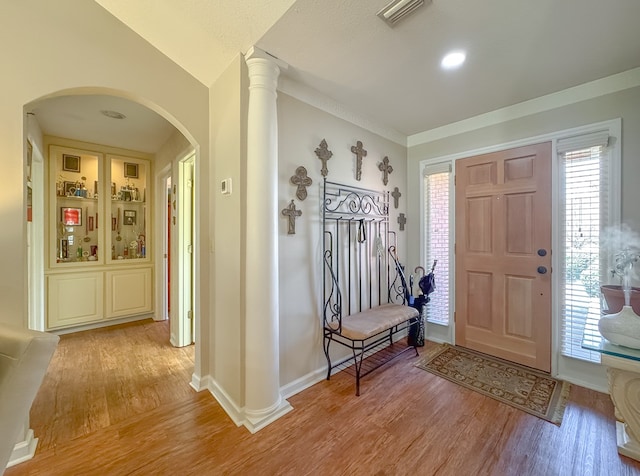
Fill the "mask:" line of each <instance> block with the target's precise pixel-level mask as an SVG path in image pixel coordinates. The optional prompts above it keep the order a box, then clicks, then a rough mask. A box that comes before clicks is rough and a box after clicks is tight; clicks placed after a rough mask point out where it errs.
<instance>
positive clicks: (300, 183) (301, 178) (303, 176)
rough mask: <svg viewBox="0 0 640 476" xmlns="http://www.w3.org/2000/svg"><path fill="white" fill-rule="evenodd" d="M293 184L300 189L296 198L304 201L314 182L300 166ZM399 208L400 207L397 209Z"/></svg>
mask: <svg viewBox="0 0 640 476" xmlns="http://www.w3.org/2000/svg"><path fill="white" fill-rule="evenodd" d="M290 180H291V183H292V184H293V185H295V186H297V187H298V189H297V190H296V197H298V200H300V201H302V200H304V199H305V198H307V187H309V186H310V185H311V183H312V182H313V181H312V180H311V178H309V177H307V169H305V168H304V167H302V166H300V167H298V168H297V169H296V174H295V175H294V176H292V177H291V179H290ZM396 208H398V207H396Z"/></svg>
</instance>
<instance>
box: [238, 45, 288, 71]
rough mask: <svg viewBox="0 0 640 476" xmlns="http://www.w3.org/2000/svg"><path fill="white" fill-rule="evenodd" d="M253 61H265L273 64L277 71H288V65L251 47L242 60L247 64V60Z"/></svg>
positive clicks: (255, 47)
mask: <svg viewBox="0 0 640 476" xmlns="http://www.w3.org/2000/svg"><path fill="white" fill-rule="evenodd" d="M253 59H262V60H267V61H270V62H271V63H273V64H274V65H275V66H277V67H278V69H279V70H280V71H281V72H282V71H287V70H288V69H289V65H288V64H287V63H285V62H284V61H282V60H280V59H278V58H276V57H275V56H272V55H270V54H269V53H267V52H266V51H263V50H261V49H260V48H258V47H257V46H251V47H250V48H249V49H248V50H247V52H246V53H245V55H244V60H245V61H246V62H247V63H248V62H249V60H253Z"/></svg>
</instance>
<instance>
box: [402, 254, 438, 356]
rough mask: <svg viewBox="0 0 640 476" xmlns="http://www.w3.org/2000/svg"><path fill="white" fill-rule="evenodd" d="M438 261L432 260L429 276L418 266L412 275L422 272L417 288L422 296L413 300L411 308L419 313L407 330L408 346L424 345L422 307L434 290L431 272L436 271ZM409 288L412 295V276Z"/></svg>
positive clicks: (433, 276)
mask: <svg viewBox="0 0 640 476" xmlns="http://www.w3.org/2000/svg"><path fill="white" fill-rule="evenodd" d="M437 263H438V260H434V262H433V266H431V272H430V273H429V274H425V271H424V268H423V267H422V266H418V267H417V268H416V269H415V270H414V273H418V270H422V277H421V278H420V280H419V281H418V287H419V288H420V291H422V294H420V296H418V297H417V298H415V299H414V300H413V303H412V306H413V307H415V308H416V309H418V311H419V312H420V317H419V318H418V320H417V322H416V323H415V324H414V325H412V326H411V328H410V329H409V336H408V337H409V345H417V346H423V345H424V319H423V312H424V306H425V305H426V304H427V303H428V302H429V300H430V298H429V294H431V293H432V292H434V291H435V289H436V279H435V275H434V274H433V272H434V271H435V269H436V264H437ZM411 278H412V279H411V288H412V293H413V275H412V276H411Z"/></svg>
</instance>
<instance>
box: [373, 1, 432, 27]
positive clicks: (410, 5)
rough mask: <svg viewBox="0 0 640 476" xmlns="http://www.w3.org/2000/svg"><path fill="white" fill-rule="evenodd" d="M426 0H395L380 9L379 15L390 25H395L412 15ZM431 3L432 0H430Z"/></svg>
mask: <svg viewBox="0 0 640 476" xmlns="http://www.w3.org/2000/svg"><path fill="white" fill-rule="evenodd" d="M424 1H425V0H394V1H393V2H391V3H390V4H389V5H387V6H386V7H384V8H383V9H382V10H380V11H379V12H378V13H377V15H378V16H379V17H380V18H381V19H382V20H384V22H385V23H386V24H387V25H389V26H392V27H393V26H395V25H396V23H398V22H399V21H400V20H402V19H403V18H406V17H408V16H409V15H411V14H412V13H413V12H414V11H415V10H416V9H417V8H418V7H421V6H422V5H424ZM428 2H429V3H431V0H428Z"/></svg>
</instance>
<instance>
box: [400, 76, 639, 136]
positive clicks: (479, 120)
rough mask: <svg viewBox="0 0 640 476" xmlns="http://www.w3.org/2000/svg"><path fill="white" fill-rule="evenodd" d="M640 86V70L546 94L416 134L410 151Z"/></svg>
mask: <svg viewBox="0 0 640 476" xmlns="http://www.w3.org/2000/svg"><path fill="white" fill-rule="evenodd" d="M637 86H640V68H634V69H630V70H628V71H624V72H622V73H618V74H614V75H612V76H607V77H606V78H602V79H597V80H595V81H591V82H588V83H584V84H581V85H579V86H574V87H572V88H569V89H565V90H563V91H558V92H557V93H552V94H547V95H546V96H540V97H538V98H535V99H530V100H529V101H524V102H521V103H518V104H514V105H512V106H507V107H504V108H502V109H496V110H495V111H491V112H487V113H485V114H480V115H478V116H474V117H470V118H468V119H464V120H462V121H458V122H453V123H451V124H447V125H445V126H442V127H436V128H435V129H431V130H428V131H424V132H419V133H417V134H413V135H411V136H409V137H408V138H407V147H415V146H417V145H420V144H425V143H428V142H433V141H435V140H438V139H444V138H446V137H450V136H454V135H457V134H463V133H465V132H470V131H473V130H476V129H480V128H482V127H487V126H493V125H496V124H500V123H503V122H507V121H511V120H514V119H519V118H521V117H525V116H530V115H532V114H536V113H539V112H544V111H550V110H552V109H557V108H559V107H563V106H567V105H570V104H574V103H577V102H580V101H585V100H587V99H593V98H597V97H600V96H605V95H607V94H611V93H615V92H618V91H623V90H625V89H630V88H634V87H637Z"/></svg>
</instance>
